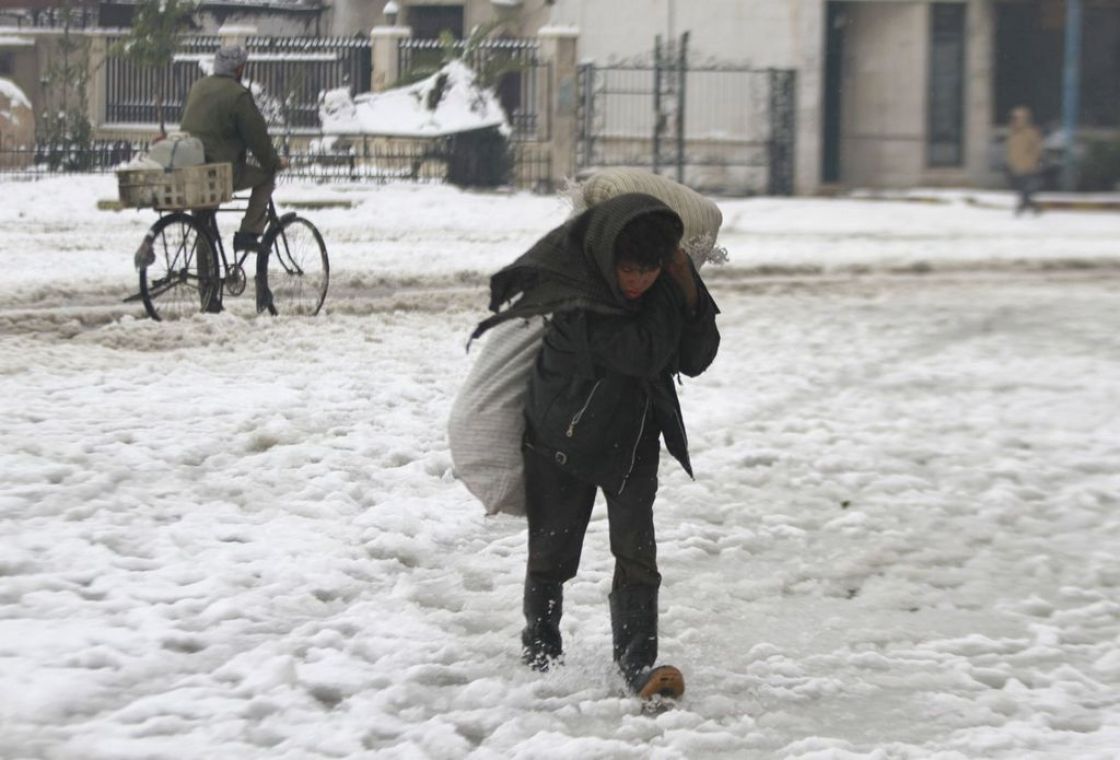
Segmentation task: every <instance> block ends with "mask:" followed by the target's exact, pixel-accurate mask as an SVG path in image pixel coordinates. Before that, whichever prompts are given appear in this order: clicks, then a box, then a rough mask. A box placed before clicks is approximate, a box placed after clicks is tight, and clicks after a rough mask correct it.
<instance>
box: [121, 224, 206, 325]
mask: <svg viewBox="0 0 1120 760" xmlns="http://www.w3.org/2000/svg"><path fill="white" fill-rule="evenodd" d="M144 245H145V250H143V251H141V254H142V256H141V259H140V262H139V263H140V296H141V298H142V299H143V301H144V309H145V310H147V312H148V316H150V317H151V318H152V319H154V320H157V321H162V320H165V319H179V318H181V317H185V316H187V315H189V314H194V313H196V312H199V311H211V310H214V309H215V307H216V306H217V305H218V304H219V303H220V300H219V298H220V295H219V291H220V289H221V278H220V277H219V276H218V255H217V253H216V252H215V251H214V246H213V245H212V244H211V242H210V236H209V235H208V234H207V233H206V230H205V229H203V227H202V225H201V224H199V222H198V220H197V219H195V218H194V217H193V216H191V215H190V214H184V213H176V214H169V215H167V216H165V217H163V218H162V219H160V220H159V221H158V222H156V223H155V224H154V225H152V228H151V230H149V231H148V236H147V237H146V238H145V242H144Z"/></svg>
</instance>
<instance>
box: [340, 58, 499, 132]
mask: <svg viewBox="0 0 1120 760" xmlns="http://www.w3.org/2000/svg"><path fill="white" fill-rule="evenodd" d="M441 82H442V84H441ZM441 86H442V92H441V93H439V95H438V97H439V100H438V102H437V103H435V107H434V108H433V107H431V103H430V100H431V99H432V97H433V94H434V93H435V91H436V90H437V89H438V88H440V87H441ZM319 119H320V121H321V123H322V125H323V133H324V134H327V135H347V134H349V135H353V134H366V135H382V136H387V137H442V136H445V135H451V134H455V133H457V132H468V131H471V130H474V129H483V128H485V127H498V128H499V129H500V130H501V131H502V133H503V134H509V131H510V128H509V123H508V122H507V121H506V116H505V112H504V111H503V110H502V107H501V104H499V102H498V98H497V97H496V96H495V95H494V92H493V91H492V90H490V89H487V88H483V87H481V86H480V85H479V84H478V82H477V78H476V76H475V73H474V72H473V71H472V70H471V69H470V67H468V66H467V65H465V64H464V63H462V62H460V61H452V62H451V63H449V64H447V65H446V66H444V67H443V68H442V69H440V70H439V71H438V72H436V73H435V74H433V75H432V76H430V77H428V78H427V79H423V80H421V81H419V82H416V83H414V84H411V85H407V86H405V87H397V88H394V89H392V90H386V91H385V92H377V93H364V94H362V95H358V96H357V97H354V98H351V97H350V93H349V91H348V90H347V89H345V88H341V89H337V90H331V91H329V92H327V93H325V94H324V95H323V100H322V103H321V105H320V108H319Z"/></svg>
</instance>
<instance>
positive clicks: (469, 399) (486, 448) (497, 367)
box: [447, 317, 545, 515]
mask: <svg viewBox="0 0 1120 760" xmlns="http://www.w3.org/2000/svg"><path fill="white" fill-rule="evenodd" d="M544 330H545V324H544V320H543V319H541V318H539V317H537V318H535V319H533V320H532V321H526V320H523V319H511V320H509V321H508V322H502V323H500V324H498V325H496V326H495V327H493V328H492V329H491V330H489V331H488V332H487V333H486V334H485V335H484V336H483V337H482V345H480V346H477V347H476V349H475V350H476V351H477V352H478V354H477V356H475V360H474V365H473V366H472V367H471V371H470V372H469V373H468V374H467V378H466V380H464V381H463V386H462V388H460V389H459V395H458V396H456V397H455V403H454V404H453V405H452V407H451V418H450V419H449V420H448V424H447V438H448V443H449V444H450V447H451V461H452V463H453V465H454V467H455V474H456V475H457V476H458V477H459V479H460V480H462V481H463V483H464V484H465V485H466V487H467V489H468V490H469V491H470V492H471V493H472V494H474V495H475V497H477V498H478V500H479V501H481V502H482V505H483V506H484V507H486V512H487V514H491V515H492V514H495V513H497V512H505V513H507V514H511V515H523V514H525V472H524V465H523V462H522V460H521V438H522V435H523V434H524V433H525V417H524V411H525V400H526V397H527V396H528V395H529V377H530V375H531V373H532V370H533V362H535V361H536V358H537V353H538V352H539V351H540V347H541V340H542V339H543V338H544Z"/></svg>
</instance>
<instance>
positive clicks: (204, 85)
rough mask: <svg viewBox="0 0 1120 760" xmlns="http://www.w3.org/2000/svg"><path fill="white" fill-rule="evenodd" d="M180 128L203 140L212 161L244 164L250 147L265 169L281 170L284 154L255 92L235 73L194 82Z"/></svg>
mask: <svg viewBox="0 0 1120 760" xmlns="http://www.w3.org/2000/svg"><path fill="white" fill-rule="evenodd" d="M179 129H181V130H182V131H184V132H189V133H190V134H192V135H194V136H195V137H197V138H198V139H200V140H201V141H202V145H203V148H205V150H206V160H207V162H209V163H227V162H228V163H231V164H234V165H237V164H241V163H244V161H245V151H246V149H248V150H250V151H252V152H253V156H254V157H255V158H256V159H257V163H259V164H260V165H261V168H262V169H264V170H265V171H268V172H276V171H279V169H280V156H279V155H277V153H276V149H275V148H273V147H272V140H271V139H270V138H269V136H268V125H267V124H266V123H265V120H264V117H263V116H261V112H260V111H259V110H258V109H257V104H256V103H254V102H253V94H252V93H251V92H249V88H247V87H245V86H244V85H243V84H241V83H240V82H238V81H237V80H236V79H234V78H233V77H231V76H226V75H224V74H214V75H213V76H208V77H205V78H203V79H200V80H198V81H197V82H195V83H194V86H192V87H191V91H190V94H189V95H187V104H186V105H185V106H184V107H183V117H182V118H181V119H180V120H179Z"/></svg>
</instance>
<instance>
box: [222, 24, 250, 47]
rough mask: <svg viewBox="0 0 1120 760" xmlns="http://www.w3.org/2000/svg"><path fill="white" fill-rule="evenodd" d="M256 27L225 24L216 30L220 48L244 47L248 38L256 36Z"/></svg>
mask: <svg viewBox="0 0 1120 760" xmlns="http://www.w3.org/2000/svg"><path fill="white" fill-rule="evenodd" d="M256 33H257V27H255V26H251V25H246V24H226V25H225V26H223V27H222V28H220V29H219V30H218V38H219V39H220V40H221V45H222V47H230V46H231V45H240V46H241V47H245V46H246V45H247V44H248V43H249V38H250V37H252V36H254V35H256Z"/></svg>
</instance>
